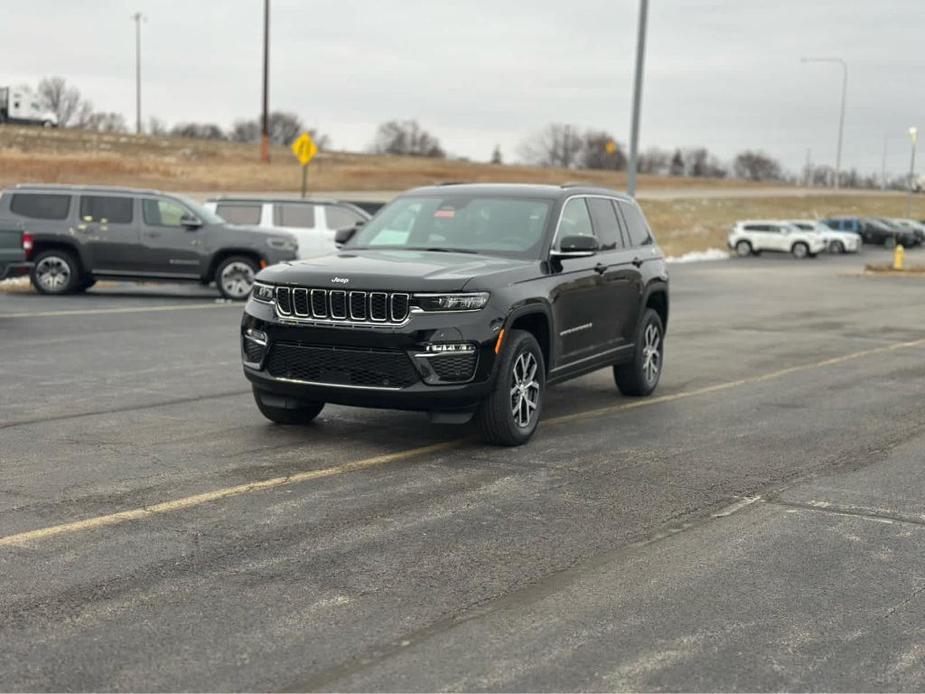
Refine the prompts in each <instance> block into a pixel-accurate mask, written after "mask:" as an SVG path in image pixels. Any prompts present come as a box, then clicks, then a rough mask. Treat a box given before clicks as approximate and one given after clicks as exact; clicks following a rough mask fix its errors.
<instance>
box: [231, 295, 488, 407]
mask: <svg viewBox="0 0 925 694" xmlns="http://www.w3.org/2000/svg"><path fill="white" fill-rule="evenodd" d="M503 320H504V318H503V316H502V315H498V314H497V312H495V311H493V310H492V308H491V304H489V306H487V307H486V308H484V309H482V310H480V311H472V312H452V313H412V314H411V316H410V317H409V319H408V320H407V321H406V322H405V323H403V324H401V325H376V324H357V323H350V322H346V321H345V322H344V323H343V324H340V325H318V324H312V322H311V321H304V320H302V321H300V320H296V319H292V318H287V317H281V316H279V315H277V313H276V310H275V308H274V306H273V305H270V304H264V303H261V302H257V301H254V300H253V299H251V300H250V301H248V303H247V305H246V306H245V310H244V317H243V319H242V321H241V353H242V359H243V361H244V364H243V368H244V375H245V376H246V377H247V379H248V380H249V381H250V382H251V383H252V384H253V385H254V387H256V388H257V389H259V390H262V391H265V392H268V393H273V394H276V395H281V396H287V397H290V398H294V399H301V400H306V401H321V402H330V403H335V404H340V405H352V406H356V407H375V408H384V409H402V410H421V411H440V412H448V411H467V410H472V409H474V408H475V407H476V406H477V405H478V404H479V402H481V401H482V400H483V399H484V398H485V397H486V396H487V395H488V393H489V392H490V391H491V388H492V387H493V385H494V373H495V365H496V361H497V360H496V355H495V345H496V343H497V341H498V334H499V332H500V330H501V328H502V326H503ZM261 333H262V334H263V335H265V336H266V344H260V342H262V341H263V337H262V335H261ZM249 335H261V336H260V338H259V340H260V342H258V341H256V340H255V339H254V338H253V337H250V336H249ZM434 345H441V346H442V345H466V346H467V347H466V349H471V350H472V351H470V352H467V353H466V355H467V356H466V358H467V359H469V360H470V364H471V369H470V370H469V371H467V372H465V373H463V372H462V371H459V372H453V371H452V370H449V371H448V370H447V369H446V368H445V366H446V364H447V363H448V362H447V361H443V362H442V364H443V366H440V365H439V364H440V362H439V360H450V359H454V360H458V359H459V358H460V357H461V354H460V353H446V354H442V353H433V352H428V351H427V350H428V347H429V346H431V348H433V347H432V346H434ZM274 349H275V350H276V351H275V352H274ZM284 354H285V355H287V356H286V358H289V359H291V358H292V357H291V355H293V354H298V355H300V356H299V358H300V359H301V355H305V357H306V359H308V360H317V361H318V362H319V363H314V364H313V363H310V362H309V363H307V364H306V363H305V361H304V360H303V361H301V362H300V363H298V364H295V365H293V366H291V368H289V367H290V364H288V363H286V362H284V361H282V360H283V356H282V355H284ZM332 356H336V360H335V359H329V357H332ZM377 359H378V360H380V361H384V362H389V363H390V364H391V366H392V367H394V368H390V369H389V370H388V372H386V371H383V372H377V371H376V365H375V364H373V365H372V366H369V364H368V362H370V361H372V362H376V361H377ZM320 362H324V364H321V363H320ZM354 365H355V370H352V369H354ZM448 373H449V374H451V375H452V376H451V377H449V376H447V374H448ZM358 375H359V376H358Z"/></svg>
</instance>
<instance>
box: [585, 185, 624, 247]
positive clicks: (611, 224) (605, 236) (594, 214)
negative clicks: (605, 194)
mask: <svg viewBox="0 0 925 694" xmlns="http://www.w3.org/2000/svg"><path fill="white" fill-rule="evenodd" d="M588 207H590V208H591V220H592V221H593V222H594V230H595V231H596V232H597V237H598V239H599V240H600V242H601V250H602V251H612V250H613V249H615V248H623V238H622V237H621V236H620V223H619V221H617V211H616V210H615V209H614V206H613V203H612V202H611V201H610V200H607V199H606V198H588Z"/></svg>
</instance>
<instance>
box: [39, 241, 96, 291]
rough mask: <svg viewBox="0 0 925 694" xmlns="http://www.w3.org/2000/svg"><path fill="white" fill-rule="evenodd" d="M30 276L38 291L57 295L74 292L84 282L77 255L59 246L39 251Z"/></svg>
mask: <svg viewBox="0 0 925 694" xmlns="http://www.w3.org/2000/svg"><path fill="white" fill-rule="evenodd" d="M29 277H30V279H31V280H32V286H33V287H35V290H36V291H37V292H39V293H40V294H51V295H55V296H60V295H62V294H73V293H74V292H76V291H79V287H80V286H81V283H82V282H83V278H82V273H81V271H80V264H79V263H78V262H77V258H76V256H75V255H74V254H73V253H71V252H70V251H65V250H61V249H58V248H52V249H50V250H47V251H42V252H41V253H39V254H38V256H37V257H36V259H35V265H33V266H32V273H31V274H30V276H29Z"/></svg>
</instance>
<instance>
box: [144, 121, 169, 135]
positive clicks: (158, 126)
mask: <svg viewBox="0 0 925 694" xmlns="http://www.w3.org/2000/svg"><path fill="white" fill-rule="evenodd" d="M146 130H147V132H148V135H152V136H154V137H163V136H164V135H166V134H167V126H166V125H165V124H164V121H162V120H161V119H160V118H156V117H155V116H151V117H150V118H148V127H147V128H146Z"/></svg>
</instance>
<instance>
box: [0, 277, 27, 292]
mask: <svg viewBox="0 0 925 694" xmlns="http://www.w3.org/2000/svg"><path fill="white" fill-rule="evenodd" d="M31 291H32V285H31V284H29V278H28V277H14V278H13V279H9V280H0V292H16V293H19V292H31Z"/></svg>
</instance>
